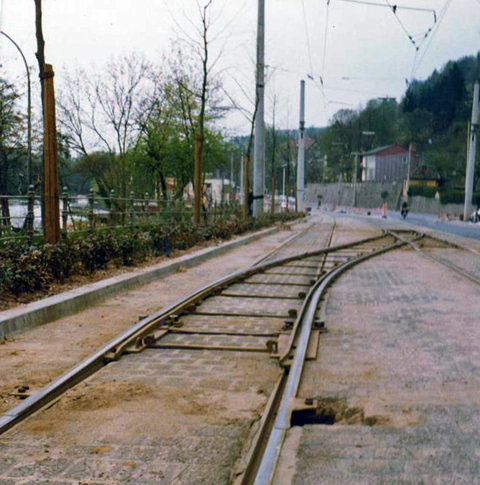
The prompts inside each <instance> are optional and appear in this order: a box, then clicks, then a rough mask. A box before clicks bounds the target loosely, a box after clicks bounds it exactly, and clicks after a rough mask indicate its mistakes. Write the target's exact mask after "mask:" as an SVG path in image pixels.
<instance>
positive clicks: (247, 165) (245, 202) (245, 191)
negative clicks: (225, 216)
mask: <svg viewBox="0 0 480 485" xmlns="http://www.w3.org/2000/svg"><path fill="white" fill-rule="evenodd" d="M249 172H250V150H247V151H246V153H245V157H244V164H243V218H244V219H245V220H247V219H248V216H249V214H248V206H249V200H248V198H249V197H248V195H249V192H250V181H249Z"/></svg>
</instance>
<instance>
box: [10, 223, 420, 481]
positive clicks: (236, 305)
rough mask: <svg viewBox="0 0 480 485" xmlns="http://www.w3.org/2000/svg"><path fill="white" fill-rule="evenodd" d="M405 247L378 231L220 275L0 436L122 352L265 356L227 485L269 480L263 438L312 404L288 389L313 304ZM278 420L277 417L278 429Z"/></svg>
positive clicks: (34, 401)
mask: <svg viewBox="0 0 480 485" xmlns="http://www.w3.org/2000/svg"><path fill="white" fill-rule="evenodd" d="M334 230H335V228H334V227H332V230H331V231H330V233H329V236H328V243H330V242H331V241H332V239H333V236H334ZM410 236H411V237H410ZM410 236H409V237H408V238H407V239H417V238H420V237H421V236H422V235H420V234H418V233H412V234H411V235H410ZM406 244H408V242H407V241H402V240H399V239H398V238H396V237H395V236H394V235H393V234H391V233H388V232H386V233H384V234H382V235H378V236H373V237H369V238H365V239H362V240H360V241H356V242H353V243H348V244H342V245H337V246H332V247H326V248H322V249H319V250H315V251H307V252H302V253H301V254H296V255H293V256H288V257H280V258H278V257H275V259H273V260H271V261H266V262H261V263H260V264H257V265H256V266H253V267H250V268H248V269H246V270H244V271H239V272H236V273H234V274H232V275H229V276H227V277H225V278H221V279H219V280H218V281H216V282H215V283H213V284H210V285H207V286H205V287H203V288H201V289H200V290H198V291H195V292H193V293H192V294H190V295H189V296H188V297H187V298H185V299H182V300H179V301H177V302H175V303H173V304H172V305H170V306H169V307H167V308H165V309H163V310H161V311H159V312H156V313H155V314H153V315H150V316H149V317H146V318H144V319H142V320H141V321H140V322H138V323H137V324H136V325H135V326H134V327H132V328H131V329H129V330H127V331H126V332H124V333H123V334H121V335H119V336H118V337H117V338H115V339H114V340H112V341H111V342H110V343H109V344H108V345H106V346H104V347H103V348H102V349H100V350H99V351H98V352H96V353H95V354H94V355H92V356H91V357H89V358H88V359H86V360H85V361H84V362H82V363H81V364H80V365H78V366H77V367H76V368H74V369H73V370H72V371H70V372H68V373H66V374H65V375H63V376H62V377H60V378H59V379H57V380H56V381H55V382H53V383H52V384H51V385H49V386H47V387H46V388H44V389H43V390H41V391H39V392H37V393H36V394H34V395H32V396H30V397H29V398H28V399H26V400H25V401H24V402H23V403H22V404H20V405H19V406H17V407H15V408H14V409H12V410H10V411H9V412H7V413H6V414H5V415H4V416H3V417H2V418H0V434H1V433H4V432H6V431H7V430H8V429H10V428H12V427H13V426H15V425H17V424H19V423H21V422H22V421H23V420H25V419H26V418H27V417H29V416H31V415H32V414H34V413H36V412H37V411H40V410H42V409H44V408H45V407H46V406H47V405H49V404H51V403H52V402H53V401H55V400H57V399H58V398H59V397H60V396H61V395H62V394H63V393H65V392H66V391H67V390H69V389H70V388H72V387H73V386H75V385H76V384H78V383H79V382H81V381H83V380H84V379H86V378H87V377H89V376H91V375H92V374H94V373H95V372H97V371H98V370H100V369H101V368H102V367H105V366H106V365H108V364H109V363H110V362H115V361H118V360H120V359H121V357H122V356H123V355H126V354H136V353H141V352H143V351H145V350H147V349H148V350H149V351H150V352H162V351H172V350H175V351H178V352H192V351H203V352H210V351H211V352H218V351H222V352H235V353H247V354H248V353H255V354H258V355H263V354H265V355H266V357H265V358H267V359H271V360H274V361H277V363H278V369H279V376H278V380H277V382H276V383H275V385H274V386H273V390H272V391H271V392H270V395H269V399H268V403H267V406H266V411H265V413H264V414H263V416H262V418H261V419H260V423H259V426H260V430H259V431H258V432H257V433H256V435H255V436H254V437H253V439H252V444H251V446H250V448H249V450H248V451H247V453H246V455H245V457H244V459H243V461H242V465H240V467H239V469H238V470H237V471H236V473H235V477H234V480H233V483H235V484H236V485H237V484H248V483H256V484H260V483H269V482H268V481H262V480H264V478H262V477H264V476H269V475H270V474H271V473H270V472H271V470H270V472H267V475H265V471H264V467H265V465H263V463H264V462H263V460H261V459H260V458H261V457H262V456H266V457H268V456H270V462H272V453H271V451H269V445H268V443H269V441H270V440H271V439H274V440H275V439H277V440H278V439H279V437H280V441H281V440H282V436H283V434H284V432H285V429H287V428H288V427H289V426H290V419H291V416H292V413H293V412H303V411H305V410H306V409H307V410H308V409H313V406H314V403H310V402H307V403H305V402H303V403H300V402H298V400H296V391H297V389H298V385H299V379H300V378H301V373H302V369H303V363H304V362H305V360H308V359H316V358H317V351H318V347H319V341H320V335H321V333H322V332H323V326H324V321H323V317H322V311H324V309H323V308H322V306H321V305H320V302H321V300H322V299H323V298H324V296H325V291H326V290H327V288H328V287H329V286H330V285H331V284H332V283H333V282H334V280H335V279H336V278H338V277H339V276H340V274H342V273H343V272H344V271H347V270H348V269H350V268H351V267H353V266H354V265H355V264H359V263H361V262H363V261H366V260H368V259H370V258H373V257H375V256H377V255H380V254H384V253H385V252H388V251H391V250H394V249H397V248H399V247H402V246H404V245H406ZM262 358H263V357H262ZM292 379H295V380H294V381H292ZM275 416H277V419H274V417H275ZM278 419H281V420H282V421H281V422H280V424H279V423H278V422H277V420H278ZM272 436H273V438H272ZM275 437H276V438H275ZM277 444H278V442H277ZM277 448H278V446H277ZM262 450H265V453H263V452H262ZM275 456H276V455H275V454H274V455H273V470H274V469H275V467H274V465H275V462H276V457H275ZM267 462H268V458H267ZM262 470H263V471H262Z"/></svg>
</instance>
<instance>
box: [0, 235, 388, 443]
mask: <svg viewBox="0 0 480 485" xmlns="http://www.w3.org/2000/svg"><path fill="white" fill-rule="evenodd" d="M384 237H385V234H382V235H379V236H374V237H370V238H366V239H363V240H361V241H355V242H354V243H348V244H342V245H338V246H333V247H331V248H323V249H320V250H316V251H309V252H305V253H302V254H297V255H295V256H289V257H287V258H281V259H276V260H273V261H270V262H267V263H262V264H260V265H258V266H255V267H250V268H248V269H246V270H241V271H237V272H235V273H233V274H231V275H228V276H226V277H223V278H220V279H218V280H217V281H215V282H214V283H211V284H208V285H206V286H204V287H202V288H201V289H199V290H197V291H194V292H192V293H190V294H189V295H187V297H184V298H182V299H179V300H177V301H175V302H174V303H172V304H171V305H169V306H167V307H166V308H164V309H162V310H159V311H158V312H155V313H153V314H152V315H150V316H148V317H146V318H144V319H142V320H140V321H139V322H138V323H137V324H135V325H133V326H132V327H130V328H129V329H127V330H126V331H124V332H122V333H121V334H120V335H118V336H117V337H115V338H114V339H113V340H111V341H110V342H109V343H107V344H106V345H104V346H103V347H102V348H101V349H100V350H98V351H97V352H95V353H94V354H92V355H91V356H89V357H87V358H86V359H85V360H83V361H82V362H81V363H80V364H78V365H77V366H75V367H74V368H73V369H72V370H70V371H68V372H67V373H65V374H63V375H62V376H60V377H58V378H57V379H56V380H54V381H53V382H52V383H50V384H49V385H48V386H46V387H44V388H43V389H41V390H39V391H38V392H36V393H35V394H32V395H31V396H30V397H28V398H27V399H25V401H23V402H22V403H21V404H19V405H18V406H15V407H14V408H12V409H10V410H9V411H7V412H6V413H5V414H4V415H3V416H1V417H0V435H2V434H3V433H5V432H6V431H8V430H9V429H10V428H12V427H13V426H15V425H16V424H18V423H19V422H21V421H22V420H24V419H25V418H27V417H28V416H30V415H32V414H33V413H35V412H37V411H39V410H40V409H42V408H43V407H44V406H46V405H47V404H49V403H50V402H51V401H53V400H54V399H56V398H57V397H59V396H60V395H62V394H63V393H64V392H66V391H67V390H68V389H70V388H72V387H73V386H75V385H76V384H78V383H79V382H81V381H83V380H84V379H86V378H87V377H89V376H90V375H92V374H94V373H95V372H97V371H98V370H99V369H101V368H102V367H104V366H105V365H107V364H108V363H110V362H112V361H113V360H118V359H119V358H120V357H121V355H122V354H123V353H124V352H125V351H126V349H127V347H129V346H132V345H136V344H138V343H139V342H141V340H142V339H143V338H144V337H146V336H147V335H149V334H151V333H152V332H154V331H158V330H160V329H161V327H162V326H164V325H165V324H166V323H167V322H168V321H169V319H170V318H172V317H173V316H174V315H179V314H182V313H185V312H188V310H189V309H191V308H192V307H193V306H195V305H196V304H199V303H200V302H201V301H203V300H204V299H206V298H208V297H209V296H212V295H214V294H215V292H216V291H218V290H219V289H220V290H221V289H222V288H225V287H228V286H229V285H231V284H233V283H236V282H241V281H243V280H244V279H245V278H248V277H250V276H253V275H255V274H258V273H262V272H264V271H266V270H267V269H269V268H273V267H275V266H278V265H282V264H286V263H289V262H291V261H297V260H301V259H305V258H309V257H314V256H318V255H321V254H327V253H330V252H335V251H339V250H341V249H346V248H351V247H354V246H358V245H362V244H365V243H367V242H372V241H377V240H380V239H383V238H384ZM144 348H146V346H145V347H144Z"/></svg>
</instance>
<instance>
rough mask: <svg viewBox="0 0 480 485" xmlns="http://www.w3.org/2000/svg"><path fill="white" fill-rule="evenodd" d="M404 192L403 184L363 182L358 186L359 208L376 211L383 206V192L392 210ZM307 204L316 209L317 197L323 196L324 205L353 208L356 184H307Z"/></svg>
mask: <svg viewBox="0 0 480 485" xmlns="http://www.w3.org/2000/svg"><path fill="white" fill-rule="evenodd" d="M401 190H402V184H401V183H398V182H397V183H395V182H389V183H381V182H362V183H358V184H357V207H362V208H365V209H374V208H376V207H381V205H382V196H381V194H382V192H383V191H387V192H388V198H387V203H388V207H389V208H390V209H395V208H396V207H397V204H398V201H399V197H400V194H401ZM305 193H306V201H307V204H309V205H312V206H314V207H316V205H317V195H319V194H320V195H322V196H323V197H322V204H328V205H343V206H353V201H354V184H346V183H335V184H307V187H306V191H305Z"/></svg>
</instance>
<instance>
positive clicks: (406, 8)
mask: <svg viewBox="0 0 480 485" xmlns="http://www.w3.org/2000/svg"><path fill="white" fill-rule="evenodd" d="M339 1H341V2H349V3H360V4H362V5H372V6H374V7H385V8H392V6H390V5H385V4H383V3H376V2H366V1H364V0H339ZM477 1H480V0H477ZM393 6H394V7H396V10H397V9H401V10H416V11H418V12H430V13H432V12H433V13H435V10H434V9H433V8H420V7H406V6H402V5H393Z"/></svg>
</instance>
